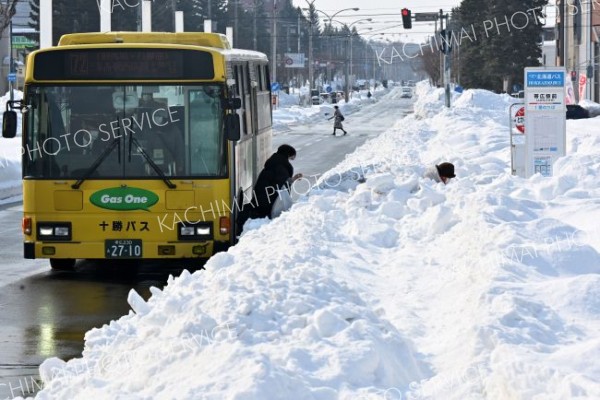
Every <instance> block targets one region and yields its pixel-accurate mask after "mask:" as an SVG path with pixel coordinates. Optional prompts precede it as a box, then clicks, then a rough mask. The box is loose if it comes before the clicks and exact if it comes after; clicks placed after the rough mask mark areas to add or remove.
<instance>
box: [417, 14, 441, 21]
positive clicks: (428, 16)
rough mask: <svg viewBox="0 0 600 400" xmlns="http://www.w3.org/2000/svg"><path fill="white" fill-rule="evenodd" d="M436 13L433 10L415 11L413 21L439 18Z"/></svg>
mask: <svg viewBox="0 0 600 400" xmlns="http://www.w3.org/2000/svg"><path fill="white" fill-rule="evenodd" d="M439 15H440V14H438V13H435V12H429V13H415V14H414V16H415V22H422V21H435V20H437V19H438V18H439Z"/></svg>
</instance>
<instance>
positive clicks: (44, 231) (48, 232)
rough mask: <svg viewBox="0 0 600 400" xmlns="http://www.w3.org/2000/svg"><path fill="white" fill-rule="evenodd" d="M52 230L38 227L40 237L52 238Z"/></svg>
mask: <svg viewBox="0 0 600 400" xmlns="http://www.w3.org/2000/svg"><path fill="white" fill-rule="evenodd" d="M53 235H54V228H51V227H45V226H40V236H53Z"/></svg>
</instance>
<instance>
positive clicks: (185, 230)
mask: <svg viewBox="0 0 600 400" xmlns="http://www.w3.org/2000/svg"><path fill="white" fill-rule="evenodd" d="M179 233H180V234H181V236H193V235H194V227H193V226H182V227H180V228H179Z"/></svg>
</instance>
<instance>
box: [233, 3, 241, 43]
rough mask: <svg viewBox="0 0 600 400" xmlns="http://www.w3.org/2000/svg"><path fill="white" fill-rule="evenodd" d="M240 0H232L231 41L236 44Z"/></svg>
mask: <svg viewBox="0 0 600 400" xmlns="http://www.w3.org/2000/svg"><path fill="white" fill-rule="evenodd" d="M239 2H240V0H234V1H233V43H235V46H237V45H238V33H237V32H238V3H239Z"/></svg>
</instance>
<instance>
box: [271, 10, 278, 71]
mask: <svg viewBox="0 0 600 400" xmlns="http://www.w3.org/2000/svg"><path fill="white" fill-rule="evenodd" d="M276 1H277V0H273V12H272V13H271V15H272V18H271V19H272V23H271V82H277V22H276V19H275V17H276V15H277V12H276V4H277V2H276Z"/></svg>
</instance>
